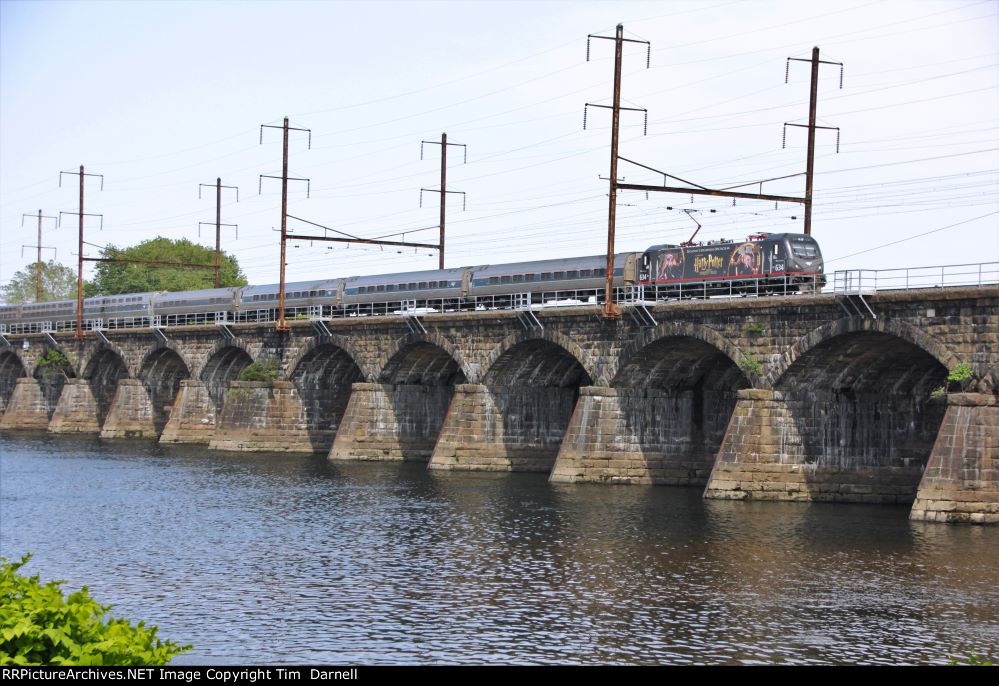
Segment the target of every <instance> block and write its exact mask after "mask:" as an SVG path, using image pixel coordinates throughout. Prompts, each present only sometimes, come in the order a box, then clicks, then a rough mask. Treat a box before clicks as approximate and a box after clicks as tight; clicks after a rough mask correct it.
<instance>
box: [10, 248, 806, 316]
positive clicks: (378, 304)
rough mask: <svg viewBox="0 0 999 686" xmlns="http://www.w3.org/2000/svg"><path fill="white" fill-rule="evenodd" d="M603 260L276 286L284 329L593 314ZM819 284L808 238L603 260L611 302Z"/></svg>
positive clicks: (244, 296) (202, 302) (13, 308)
mask: <svg viewBox="0 0 999 686" xmlns="http://www.w3.org/2000/svg"><path fill="white" fill-rule="evenodd" d="M606 268H607V258H606V256H604V255H594V256H590V257H572V258H557V259H546V260H537V261H532V262H516V263H511V264H491V265H480V266H470V267H457V268H452V269H442V270H428V271H416V272H404V273H398V274H381V275H374V276H350V277H342V278H334V279H324V280H323V279H321V280H314V281H299V282H294V283H287V284H285V318H286V319H291V320H295V319H313V320H316V319H324V318H336V317H364V316H372V315H384V314H424V313H432V312H460V311H475V310H491V309H511V308H514V309H515V308H526V307H532V308H534V307H549V306H565V305H583V304H602V303H603V299H604V294H605V290H604V289H605V285H606V275H607V271H606ZM823 285H825V277H824V274H823V262H822V253H821V251H820V249H819V245H818V243H817V242H816V241H815V239H813V238H812V237H811V236H810V235H805V234H796V233H778V234H767V233H760V234H755V235H752V236H749V237H748V238H747V239H746V240H745V241H742V242H737V241H729V240H718V241H709V242H705V243H690V242H688V243H682V244H678V245H675V244H661V245H653V246H650V247H649V248H648V249H646V250H645V251H644V252H627V253H618V254H616V255H615V256H614V279H613V286H614V289H615V299H616V300H617V301H618V302H642V303H645V302H655V301H660V300H670V299H675V298H694V297H704V298H708V297H713V296H726V295H729V296H731V295H751V294H755V295H767V294H790V293H799V292H812V291H817V290H818V289H820V288H821V287H822V286H823ZM277 310H278V285H277V284H270V285H265V286H238V287H230V288H210V289H203V290H197V291H183V292H150V293H130V294H122V295H107V296H99V297H94V298H86V299H85V300H84V302H83V322H84V328H85V329H87V330H103V329H122V328H140V327H141V328H147V327H169V326H185V325H196V324H239V323H249V322H265V321H274V320H275V319H277ZM75 327H76V300H75V299H74V300H58V301H50V302H41V303H26V304H21V305H0V333H13V334H17V333H38V332H45V331H67V330H72V329H75Z"/></svg>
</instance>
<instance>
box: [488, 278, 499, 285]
mask: <svg viewBox="0 0 999 686" xmlns="http://www.w3.org/2000/svg"><path fill="white" fill-rule="evenodd" d="M498 284H499V277H498V276H490V277H489V285H490V286H496V285H498Z"/></svg>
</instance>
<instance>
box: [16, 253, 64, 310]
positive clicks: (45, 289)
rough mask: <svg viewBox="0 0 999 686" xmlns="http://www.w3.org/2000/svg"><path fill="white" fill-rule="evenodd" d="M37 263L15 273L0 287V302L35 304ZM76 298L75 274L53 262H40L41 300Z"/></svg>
mask: <svg viewBox="0 0 999 686" xmlns="http://www.w3.org/2000/svg"><path fill="white" fill-rule="evenodd" d="M37 265H38V263H37V262H32V263H31V264H30V265H28V266H27V267H25V268H24V269H22V270H20V271H18V272H15V273H14V276H13V277H12V278H11V280H10V281H9V282H7V283H6V284H4V285H3V286H0V300H3V302H5V303H8V304H10V305H18V304H20V303H33V302H35V284H36V283H37V280H36V279H37V276H36V269H37ZM75 297H76V272H75V271H74V270H73V269H70V268H69V267H66V266H64V265H61V264H59V263H58V262H56V261H55V260H49V261H48V262H42V300H43V301H48V300H69V299H71V298H75Z"/></svg>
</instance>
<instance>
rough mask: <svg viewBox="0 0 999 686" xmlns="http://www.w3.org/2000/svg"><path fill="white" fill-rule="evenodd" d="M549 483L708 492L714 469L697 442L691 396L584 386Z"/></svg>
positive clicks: (708, 453)
mask: <svg viewBox="0 0 999 686" xmlns="http://www.w3.org/2000/svg"><path fill="white" fill-rule="evenodd" d="M579 393H580V395H579V400H578V401H577V402H576V408H575V409H574V410H573V413H572V418H571V419H570V420H569V428H568V430H567V431H566V434H565V438H564V440H563V441H562V445H561V447H560V448H559V452H558V458H557V459H556V461H555V467H554V468H553V470H552V473H551V477H550V479H549V480H550V481H552V482H558V483H573V482H606V483H622V484H667V485H673V486H703V485H705V484H706V483H707V480H708V476H709V475H710V473H711V468H712V466H713V464H714V458H715V454H714V450H705V449H704V448H703V445H702V441H698V440H697V437H696V436H692V435H691V434H692V433H694V432H693V431H692V427H691V422H690V417H689V416H685V415H689V414H691V412H692V411H693V409H694V408H693V407H692V406H691V405H692V402H693V399H692V398H690V397H685V396H689V395H691V393H690V392H688V393H686V394H680V395H677V394H672V393H668V392H666V391H663V390H660V389H652V388H650V389H616V388H601V387H597V386H584V387H582V388H580V389H579Z"/></svg>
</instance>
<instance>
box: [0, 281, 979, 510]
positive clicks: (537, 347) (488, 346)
mask: <svg viewBox="0 0 999 686" xmlns="http://www.w3.org/2000/svg"><path fill="white" fill-rule="evenodd" d="M867 303H868V304H869V305H870V308H871V309H870V311H869V312H868V311H867V309H866V308H851V307H850V303H849V302H847V301H843V300H842V299H837V298H835V297H834V296H832V295H816V296H796V297H789V298H776V297H775V298H746V299H737V300H724V301H685V302H679V303H661V304H659V305H657V306H656V307H655V308H652V309H650V310H648V311H646V312H638V311H635V310H631V311H630V312H629V310H628V308H626V310H625V314H624V316H623V317H622V318H621V319H620V320H619V321H616V322H610V321H605V320H603V319H601V318H600V317H599V316H598V314H597V311H596V309H595V308H592V307H589V308H585V307H575V308H559V309H555V308H551V309H543V310H536V311H535V312H534V315H536V316H534V317H530V316H523V314H522V315H521V316H520V317H518V316H517V313H515V312H512V311H493V312H476V313H462V314H444V313H440V314H430V315H426V316H423V317H421V318H420V319H419V320H418V321H419V325H417V322H414V321H411V320H407V319H406V318H404V317H398V316H397V317H370V318H350V319H341V320H333V321H326V322H324V324H325V326H319V327H314V326H313V324H312V323H311V322H308V321H298V322H292V325H291V331H290V332H288V333H284V334H279V333H277V332H275V331H274V330H273V328H272V327H271V326H268V325H263V324H260V325H240V326H235V325H234V326H230V327H228V328H216V327H212V326H190V327H175V328H169V329H164V330H160V331H161V333H157V332H156V331H153V330H148V329H145V330H143V329H131V330H117V331H105V332H98V333H88V335H87V338H86V339H85V340H83V341H76V340H75V339H74V338H73V336H72V334H62V333H60V334H31V335H16V336H8V337H7V339H6V345H4V346H3V347H0V409H2V410H3V415H2V417H0V429H3V430H28V429H33V430H45V431H49V432H52V433H99V434H100V436H101V437H103V438H109V439H110V438H122V437H125V438H127V437H141V438H156V439H158V440H160V441H162V442H191V443H204V444H207V445H208V446H210V447H211V448H215V449H221V450H261V451H299V452H323V453H325V454H327V455H328V456H329V459H331V460H400V461H404V460H412V461H423V462H427V463H428V466H429V467H430V468H431V469H440V470H462V469H464V470H512V471H538V472H545V473H548V474H549V478H550V479H551V480H552V481H560V482H585V481H590V482H608V483H647V484H672V485H690V486H702V487H704V488H705V495H706V496H707V497H712V498H736V499H764V500H812V501H848V502H880V503H886V502H887V503H912V504H913V507H912V514H911V516H912V517H913V518H917V519H932V520H941V521H979V522H985V521H988V522H996V521H999V486H997V471H999V466H996V462H995V458H996V457H997V452H999V446H997V444H999V401H997V393H999V288H997V287H993V286H990V287H985V288H975V289H928V290H922V291H908V292H895V293H890V292H889V293H879V294H876V295H873V296H869V297H868V299H867ZM857 312H864V315H863V316H862V315H860V314H856V313H857ZM646 313H648V314H651V318H650V317H648V316H646ZM630 314H631V315H635V316H629V315H630ZM638 314H642V316H637V315H638ZM872 314H873V315H874V316H872ZM414 331H418V332H419V333H414ZM53 351H57V352H53ZM254 362H257V363H260V364H261V366H263V367H265V368H266V367H267V366H268V365H269V366H270V367H271V369H273V370H274V372H275V373H276V378H275V379H274V380H266V381H246V380H240V377H241V375H244V370H246V368H247V367H249V366H250V365H251V364H253V363H254ZM949 374H950V375H951V376H952V377H958V378H959V380H957V381H954V380H951V381H948V375H949ZM960 377H965V378H960Z"/></svg>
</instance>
